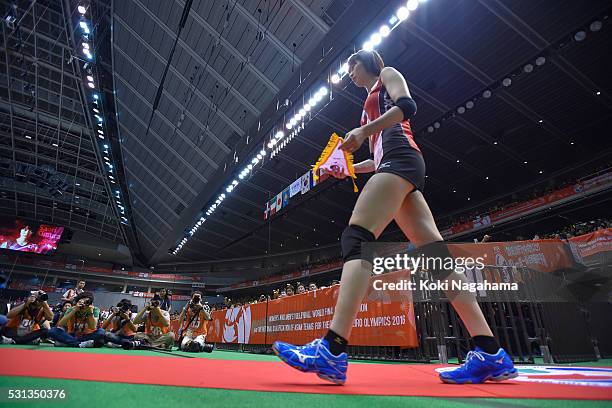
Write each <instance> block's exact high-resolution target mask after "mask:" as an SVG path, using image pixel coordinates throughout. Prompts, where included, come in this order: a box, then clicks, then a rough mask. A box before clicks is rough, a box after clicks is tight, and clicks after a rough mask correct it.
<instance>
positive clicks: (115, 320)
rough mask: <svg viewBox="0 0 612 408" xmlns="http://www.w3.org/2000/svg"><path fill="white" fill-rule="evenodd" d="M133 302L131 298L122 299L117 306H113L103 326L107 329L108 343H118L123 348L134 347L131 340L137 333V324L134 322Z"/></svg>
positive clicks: (106, 339) (106, 338)
mask: <svg viewBox="0 0 612 408" xmlns="http://www.w3.org/2000/svg"><path fill="white" fill-rule="evenodd" d="M131 309H132V302H131V301H130V300H129V299H121V301H120V302H119V303H117V306H116V307H113V308H111V315H110V316H108V318H107V319H106V320H104V323H102V328H103V329H104V330H106V335H105V337H104V339H105V341H106V342H107V343H112V344H117V345H120V346H122V347H123V348H132V347H131V346H132V344H131V341H132V340H133V339H134V334H135V333H136V326H135V325H134V323H132V320H131V318H130V317H131V315H132V310H131Z"/></svg>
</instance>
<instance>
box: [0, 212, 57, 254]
mask: <svg viewBox="0 0 612 408" xmlns="http://www.w3.org/2000/svg"><path fill="white" fill-rule="evenodd" d="M63 232H64V227H57V226H54V225H46V224H37V223H33V222H28V221H25V220H19V219H17V220H15V219H13V220H11V219H0V249H8V250H11V251H20V252H32V253H36V254H43V255H51V254H53V253H54V252H55V251H56V250H57V243H58V242H59V240H60V238H61V237H62V233H63Z"/></svg>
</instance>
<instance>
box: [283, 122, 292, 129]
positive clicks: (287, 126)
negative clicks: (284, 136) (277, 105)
mask: <svg viewBox="0 0 612 408" xmlns="http://www.w3.org/2000/svg"><path fill="white" fill-rule="evenodd" d="M285 127H286V128H287V129H291V128H292V127H293V125H292V124H291V122H287V124H286V125H285Z"/></svg>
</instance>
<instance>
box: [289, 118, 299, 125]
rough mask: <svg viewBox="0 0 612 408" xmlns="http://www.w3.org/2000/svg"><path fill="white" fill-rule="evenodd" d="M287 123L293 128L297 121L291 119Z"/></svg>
mask: <svg viewBox="0 0 612 408" xmlns="http://www.w3.org/2000/svg"><path fill="white" fill-rule="evenodd" d="M289 123H291V126H295V124H296V123H297V120H295V118H291V120H290V121H289Z"/></svg>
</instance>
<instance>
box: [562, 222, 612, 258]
mask: <svg viewBox="0 0 612 408" xmlns="http://www.w3.org/2000/svg"><path fill="white" fill-rule="evenodd" d="M568 241H569V243H570V245H571V246H572V249H573V250H574V251H575V253H576V254H577V255H579V257H577V258H579V259H581V258H585V257H588V256H592V255H595V254H597V253H600V252H612V228H606V229H600V230H597V231H595V232H591V233H590V234H585V235H580V236H578V237H572V238H570V239H568Z"/></svg>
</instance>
